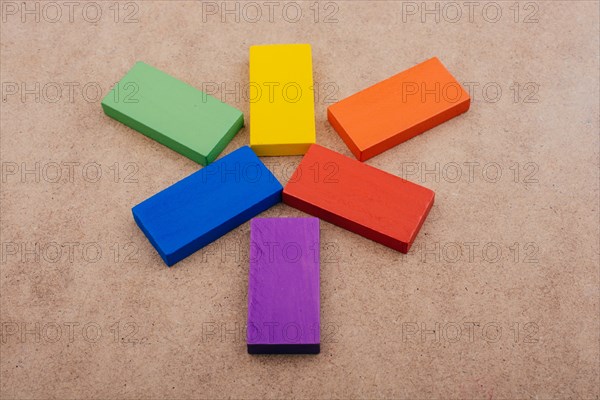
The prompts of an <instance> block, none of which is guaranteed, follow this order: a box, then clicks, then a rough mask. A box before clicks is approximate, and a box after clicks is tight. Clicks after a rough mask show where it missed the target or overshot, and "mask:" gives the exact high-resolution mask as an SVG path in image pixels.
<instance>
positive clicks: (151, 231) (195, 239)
mask: <svg viewBox="0 0 600 400" xmlns="http://www.w3.org/2000/svg"><path fill="white" fill-rule="evenodd" d="M281 190H282V186H281V184H280V183H279V182H278V181H277V179H276V178H275V177H274V176H273V175H272V174H271V172H270V171H269V170H268V169H267V168H266V167H265V166H264V164H263V163H262V162H261V161H260V160H259V159H258V157H257V156H256V155H255V154H254V152H253V151H252V150H251V149H250V148H249V147H248V146H244V147H242V148H240V149H238V150H236V151H234V152H232V153H230V154H228V155H227V156H225V157H223V158H221V159H220V160H218V161H216V162H214V163H212V164H211V165H209V166H207V167H205V168H203V169H201V170H199V171H198V172H195V173H193V174H192V175H190V176H188V177H187V178H184V179H182V180H181V181H179V182H177V183H175V184H174V185H172V186H169V187H168V188H166V189H164V190H163V191H161V192H159V193H157V194H155V195H154V196H152V197H150V198H149V199H147V200H145V201H143V202H142V203H140V204H138V205H137V206H135V207H134V208H133V210H132V212H133V216H134V218H135V221H136V222H137V224H138V225H139V227H140V228H141V230H142V231H143V232H144V234H145V235H146V236H147V237H148V240H149V241H150V242H151V243H152V245H153V246H154V247H155V248H156V250H157V251H158V253H159V254H160V256H161V257H162V259H163V260H164V262H165V263H166V264H167V265H169V266H171V265H173V264H174V263H176V262H177V261H180V260H181V259H183V258H185V257H187V256H188V255H190V254H192V253H193V252H195V251H197V250H199V249H200V248H202V247H204V246H205V245H207V244H209V243H211V242H213V241H214V240H216V239H218V238H219V237H221V236H222V235H224V234H225V233H227V232H229V231H230V230H232V229H234V228H236V227H237V226H239V225H241V224H242V223H244V222H246V221H248V220H249V219H250V218H252V217H254V216H255V215H257V214H259V213H260V212H262V211H264V210H266V209H268V208H269V207H271V206H273V205H275V204H277V203H279V202H280V201H281Z"/></svg>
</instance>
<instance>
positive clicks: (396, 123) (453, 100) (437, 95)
mask: <svg viewBox="0 0 600 400" xmlns="http://www.w3.org/2000/svg"><path fill="white" fill-rule="evenodd" d="M465 101H469V102H470V98H469V95H468V93H467V91H465V90H464V88H463V87H462V86H461V85H460V83H459V82H458V81H457V80H456V79H455V78H454V77H453V76H452V75H451V74H450V72H448V70H447V69H446V68H445V67H444V66H443V64H442V63H441V62H440V61H439V60H437V59H430V60H427V61H425V62H422V63H420V64H418V65H416V66H414V67H412V68H409V69H407V70H406V71H403V72H401V73H399V74H397V75H394V76H392V77H390V78H388V79H386V80H384V81H381V82H379V83H376V84H375V85H373V86H371V87H368V88H366V89H364V90H362V91H360V92H358V93H355V94H354V95H352V96H349V97H347V98H345V99H343V100H341V101H339V102H338V103H336V104H333V105H332V106H331V107H330V108H331V111H332V112H333V113H334V114H335V116H336V119H337V121H338V123H339V124H340V126H341V127H343V129H344V131H345V132H346V134H347V135H348V136H349V137H350V138H352V140H353V142H354V143H355V144H356V145H357V146H358V147H359V148H361V149H366V148H369V147H373V146H376V145H377V144H378V143H380V142H382V141H385V140H388V139H390V138H393V137H395V136H402V135H403V132H404V131H406V130H408V129H411V128H412V127H415V126H420V127H421V128H422V129H421V130H417V131H414V132H413V134H412V136H410V137H413V136H416V135H417V134H419V133H422V132H424V131H425V130H427V129H430V128H432V127H433V126H435V125H432V124H428V123H427V121H429V120H430V119H432V118H435V117H436V116H437V115H438V114H440V113H445V115H446V116H447V119H449V118H452V117H453V116H455V115H457V114H453V113H451V112H450V113H447V111H448V110H452V109H456V108H461V107H462V104H463V103H464V102H465ZM442 122H443V121H442ZM440 123H441V122H440ZM410 137H406V136H404V137H403V139H404V140H408V139H410Z"/></svg>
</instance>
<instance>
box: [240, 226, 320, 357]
mask: <svg viewBox="0 0 600 400" xmlns="http://www.w3.org/2000/svg"><path fill="white" fill-rule="evenodd" d="M319 248H320V242H319V220H318V219H317V218H254V219H253V220H252V221H251V222H250V272H249V279H248V325H247V344H248V353H250V354H316V353H319V351H320V331H321V329H320V328H321V325H320V321H321V319H320V299H319V293H320V291H319V282H320V280H319V266H320V262H319Z"/></svg>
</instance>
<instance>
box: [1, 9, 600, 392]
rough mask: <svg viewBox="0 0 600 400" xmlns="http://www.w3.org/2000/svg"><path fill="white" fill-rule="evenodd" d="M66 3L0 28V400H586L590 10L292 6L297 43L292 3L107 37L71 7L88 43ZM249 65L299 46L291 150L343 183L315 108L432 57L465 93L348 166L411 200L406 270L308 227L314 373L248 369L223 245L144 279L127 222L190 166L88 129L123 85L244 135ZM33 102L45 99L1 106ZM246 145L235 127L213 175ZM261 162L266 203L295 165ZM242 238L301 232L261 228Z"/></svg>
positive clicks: (132, 137) (166, 13)
mask: <svg viewBox="0 0 600 400" xmlns="http://www.w3.org/2000/svg"><path fill="white" fill-rule="evenodd" d="M7 3H8V4H11V3H10V2H6V1H4V2H2V3H0V7H5V6H6V4H7ZM15 3H16V5H18V6H19V7H21V2H20V1H18V2H15ZM27 3H28V7H29V9H33V8H34V7H35V3H36V2H27ZM51 3H53V2H43V3H38V4H40V6H39V7H40V13H41V7H42V5H43V4H51ZM57 3H58V4H64V3H63V2H57ZM80 3H81V4H80V5H79V6H77V7H76V8H75V11H74V22H73V23H71V22H69V19H68V18H69V12H68V9H67V7H66V6H64V7H63V9H62V20H61V21H60V22H57V23H51V22H46V21H45V20H44V19H40V22H39V23H38V22H35V20H34V18H35V15H30V14H28V15H27V21H26V22H25V23H23V22H21V14H20V13H19V12H18V11H15V12H16V14H14V15H13V14H4V13H3V14H2V16H1V17H4V16H6V22H5V21H4V20H0V43H1V45H0V53H1V54H0V77H1V79H0V81H2V83H3V84H4V86H3V90H4V95H5V96H2V100H4V98H6V101H5V102H4V101H0V116H1V118H0V166H1V167H2V168H3V169H2V170H1V171H0V172H1V173H2V175H1V176H0V178H1V179H0V236H1V237H0V243H1V244H2V246H3V247H2V248H0V252H1V254H0V294H1V296H0V321H1V322H2V323H4V324H5V325H3V328H4V329H5V333H4V334H3V338H5V339H3V340H2V341H0V366H1V368H0V397H2V398H3V399H4V398H8V399H46V398H54V399H89V398H94V399H116V398H118V399H145V398H147V397H148V396H152V397H153V398H176V399H202V398H204V399H221V398H235V399H263V398H270V399H282V398H285V399H288V398H299V399H329V398H336V399H357V398H368V399H381V398H384V399H406V400H415V399H420V400H426V399H486V400H487V399H490V398H491V399H492V400H493V399H534V398H538V399H566V398H572V399H578V398H585V399H590V398H592V399H593V398H596V397H597V396H598V394H599V393H598V385H599V384H600V380H599V379H600V377H599V375H598V372H599V367H598V365H599V364H600V359H599V349H598V343H599V340H600V338H599V332H600V324H599V317H598V315H599V314H600V310H599V309H598V306H599V303H598V298H599V294H598V284H599V269H598V268H599V265H598V262H599V253H600V248H599V243H598V236H599V235H600V232H599V226H598V219H599V207H600V206H599V205H598V190H599V174H598V166H599V165H598V164H599V163H598V153H599V150H598V145H599V137H598V131H599V130H600V126H599V123H598V112H599V109H598V107H599V96H598V92H597V88H598V86H599V81H598V78H599V77H598V70H599V69H600V65H599V61H598V56H599V51H600V43H599V31H598V13H599V9H598V2H597V1H533V2H532V3H533V4H527V3H530V2H518V5H517V6H518V8H517V7H515V3H516V1H509V2H499V1H496V2H487V1H484V2H480V4H479V5H478V6H476V5H473V7H474V8H473V12H472V13H471V15H472V18H471V19H469V9H468V7H467V5H465V3H463V2H462V1H459V2H456V4H458V5H459V7H460V8H461V11H462V16H461V18H460V19H459V20H458V21H454V22H452V21H450V20H449V18H451V17H453V15H455V14H452V12H453V9H452V6H446V15H447V17H448V18H445V17H444V16H442V15H441V9H442V7H443V6H444V4H451V2H441V1H440V2H439V4H440V5H439V9H440V14H438V15H439V18H438V20H439V22H436V20H435V19H436V15H435V14H434V15H432V14H428V15H423V14H422V11H423V7H422V2H421V1H415V2H411V1H376V2H373V1H343V2H334V3H333V4H332V5H328V2H320V3H319V4H318V8H316V10H318V11H319V13H318V15H317V17H318V18H316V17H315V15H316V14H315V11H316V10H315V6H313V2H312V1H309V2H297V3H298V5H299V7H300V8H301V10H302V18H301V19H300V20H299V21H297V22H293V21H295V20H294V17H295V14H294V11H295V6H294V4H292V3H289V4H291V5H289V6H288V7H287V9H286V11H285V12H287V14H285V16H286V18H287V20H286V19H284V18H283V15H284V14H283V13H284V11H283V6H284V5H285V4H287V3H280V5H279V6H277V7H275V8H274V12H273V13H272V15H273V17H272V21H273V22H270V21H269V10H268V8H267V6H264V5H263V2H257V3H258V4H259V5H260V7H261V12H262V13H261V15H262V17H261V19H259V20H257V21H253V20H251V19H250V18H244V17H243V15H241V14H242V11H241V10H242V6H243V4H242V3H239V6H238V9H239V10H240V11H239V12H238V13H237V14H227V15H225V14H224V13H223V7H222V6H221V3H222V2H221V1H216V3H217V6H216V7H215V6H214V4H213V5H212V6H211V3H210V2H208V3H201V2H193V1H177V2H167V1H152V0H148V1H138V2H135V1H134V2H133V4H137V6H138V11H137V14H136V15H134V17H130V18H129V19H131V18H135V19H137V21H138V22H130V23H124V22H123V20H124V19H125V18H126V17H129V16H130V14H131V13H133V11H134V8H133V6H129V7H128V8H127V9H125V8H124V7H125V3H120V5H121V7H120V8H119V10H120V13H119V19H118V21H119V22H117V23H115V22H114V20H115V16H114V11H113V9H114V2H113V1H108V2H98V1H97V2H96V3H98V4H99V5H100V7H102V11H103V12H102V19H101V20H100V21H99V22H97V23H91V22H88V21H86V20H84V19H83V18H82V8H83V2H80ZM228 3H229V4H228V7H229V9H234V7H235V3H236V2H228ZM425 3H426V5H427V7H428V8H429V9H434V8H435V4H436V3H437V2H425ZM476 3H477V2H476ZM494 3H496V4H497V7H500V8H501V11H502V13H501V17H500V20H498V21H497V22H492V21H493V19H492V18H493V17H494V11H496V10H495V7H496V4H494ZM203 4H205V5H204V6H203ZM486 5H487V8H486V10H485V12H487V14H483V13H484V10H483V8H484V6H486ZM13 6H15V4H13ZM335 6H337V11H336V9H335V8H334V7H335ZM526 6H527V8H525V7H526ZM536 6H537V12H536V11H535V7H536ZM109 7H112V8H113V9H109ZM203 7H204V9H203ZM207 7H208V8H207ZM211 7H212V8H211ZM311 7H312V8H311ZM325 7H327V8H325ZM403 7H404V8H403ZM511 7H512V8H511ZM515 9H516V10H518V15H517V17H518V19H517V21H518V22H515ZM245 10H246V16H247V17H253V16H255V15H256V14H253V13H252V11H253V9H252V8H251V7H248V6H246V9H245ZM52 11H53V10H52V8H51V6H50V8H48V6H47V15H48V16H52V15H53V14H51V13H52ZM87 11H88V14H89V16H90V18H91V17H93V16H94V14H93V12H94V9H93V6H90V8H89V10H87ZM234 13H235V11H234ZM236 15H237V16H239V18H238V19H237V20H238V21H239V22H236V18H235V17H236ZM484 16H485V18H487V20H486V19H485V18H484ZM225 17H226V18H227V19H226V21H225V22H223V21H222V18H225ZM423 17H426V19H425V22H422V18H423ZM90 18H88V19H90ZM536 19H537V22H533V21H535V20H536ZM315 20H316V21H317V22H315ZM525 20H528V21H530V22H527V23H526V22H524V21H525ZM274 42H278V43H310V44H311V47H312V51H313V71H314V81H315V83H316V85H315V87H316V88H318V94H317V95H316V99H315V106H316V107H315V111H316V127H317V143H319V144H321V145H323V146H325V147H327V148H330V149H332V150H335V151H337V152H339V153H341V154H344V155H346V156H350V157H353V155H352V153H351V152H350V151H349V149H348V147H347V146H346V144H345V143H344V142H343V141H342V140H341V139H340V137H339V135H338V134H337V133H336V132H335V131H334V130H333V129H332V128H331V126H330V124H329V122H328V121H327V114H326V110H327V107H328V106H329V105H330V104H332V101H337V100H341V99H344V98H346V97H348V96H350V95H352V94H353V93H356V92H358V91H360V90H362V89H364V88H365V87H368V86H370V85H373V84H375V83H377V82H380V81H382V80H384V79H386V78H388V77H390V76H393V75H394V74H396V73H398V71H403V70H406V69H407V68H410V67H411V66H413V65H415V64H417V63H419V62H421V61H422V60H426V59H428V58H430V57H432V56H437V57H439V59H440V60H442V61H443V62H444V65H446V67H447V68H448V70H449V71H451V72H452V74H453V75H454V76H455V78H456V79H457V80H458V81H459V82H461V83H463V84H465V88H467V89H468V88H469V87H470V88H471V89H470V90H471V91H472V96H471V98H472V104H471V109H470V110H469V111H468V112H467V113H465V114H462V115H461V116H459V117H457V118H453V119H451V120H449V121H447V122H445V123H443V124H441V125H439V126H437V127H436V128H435V129H431V130H430V131H428V132H426V133H424V134H422V135H418V136H416V137H414V138H413V139H410V140H408V141H406V142H404V143H402V144H401V145H398V146H396V147H394V148H392V149H389V150H388V151H385V152H383V153H381V154H380V155H378V156H376V157H373V158H371V159H369V160H368V161H366V162H365V164H368V165H371V166H374V167H377V168H380V169H382V170H384V171H386V172H389V173H391V174H394V175H397V176H401V177H403V178H405V179H407V180H410V181H412V182H415V183H417V184H419V185H422V186H425V187H428V188H430V189H432V190H433V191H434V192H435V195H436V197H435V205H434V207H433V208H432V209H431V212H430V214H429V216H428V217H427V221H426V223H425V224H424V226H423V228H422V229H421V232H420V233H419V236H418V237H417V240H416V242H415V243H414V244H413V247H412V248H411V250H410V252H409V253H408V254H406V255H404V254H401V253H399V252H397V251H395V250H392V249H389V248H387V247H385V246H382V245H380V244H378V243H375V242H372V241H370V240H365V239H364V238H363V237H361V236H359V235H356V234H354V233H352V232H348V231H347V230H345V229H342V228H339V227H337V226H335V225H333V224H330V223H328V222H325V221H321V246H322V249H321V329H322V332H321V333H322V334H321V353H320V354H319V355H318V356H283V357H282V356H264V357H262V356H261V357H255V356H250V355H248V353H247V350H246V333H245V331H244V327H245V324H246V318H247V289H248V263H249V255H248V253H247V249H248V248H249V244H250V224H249V223H244V224H242V225H241V226H240V227H239V228H238V229H234V230H233V231H231V232H229V233H228V234H226V235H225V236H224V237H223V238H221V239H219V240H217V241H216V242H214V243H212V244H210V245H208V246H206V247H205V248H204V249H202V250H200V251H198V252H196V253H195V254H193V255H191V256H189V257H187V258H186V259H185V260H182V261H181V262H179V263H178V264H177V265H175V266H174V267H172V268H166V267H165V266H164V263H163V261H162V260H161V258H160V257H159V255H158V254H157V253H156V251H155V250H154V248H153V247H152V245H151V244H150V243H149V242H148V241H147V240H146V238H145V236H144V235H143V233H142V232H141V231H140V230H139V228H138V227H137V226H136V224H135V222H134V221H133V219H132V218H131V207H132V206H134V205H136V204H138V203H139V202H141V201H143V200H144V199H146V198H148V197H150V196H152V195H153V194H155V193H157V192H159V191H160V190H162V189H164V188H166V187H167V186H169V185H170V184H172V183H173V182H177V181H179V180H181V179H183V178H185V177H186V176H188V175H190V174H192V173H193V172H195V171H197V170H198V169H199V166H198V164H197V163H195V162H193V161H191V160H189V159H187V158H185V157H182V156H181V155H180V154H178V153H176V152H174V151H171V150H169V149H167V148H165V147H164V146H162V145H161V144H159V143H156V142H155V141H153V140H151V139H148V138H147V137H145V136H144V135H141V134H137V133H136V132H133V131H132V130H131V128H128V127H126V126H124V125H123V124H120V123H117V122H116V121H113V120H111V119H110V118H107V117H106V115H104V113H103V112H102V109H101V107H100V101H101V99H102V98H103V97H104V94H105V93H107V91H108V90H109V89H110V88H111V87H112V85H114V83H115V80H116V79H119V78H121V77H122V76H124V75H125V73H126V72H127V71H128V70H129V69H130V68H131V66H132V65H133V64H134V63H135V62H136V61H137V60H144V61H145V62H147V63H148V64H150V65H153V66H155V67H156V68H159V69H160V70H162V71H167V72H168V73H169V74H170V75H172V76H175V77H177V78H178V79H181V80H182V81H184V82H187V83H189V84H190V85H192V86H194V87H196V88H198V89H200V90H203V91H204V92H205V93H208V94H211V95H213V96H215V97H216V98H218V99H219V100H222V101H225V102H226V103H228V104H230V105H232V106H234V107H236V108H238V109H240V110H241V111H243V112H244V114H245V115H248V112H249V104H248V100H246V99H245V98H244V93H243V92H242V89H244V88H245V87H246V86H247V84H248V50H249V46H251V45H254V44H264V43H274ZM11 82H12V83H14V84H15V85H16V87H15V86H14V85H11V84H10V83H11ZM36 82H37V83H39V84H40V85H39V86H40V91H41V90H42V88H43V87H44V85H47V86H46V90H47V95H46V96H44V95H42V94H40V96H39V98H40V101H39V102H36V101H35V100H36V96H35V94H27V95H26V96H25V100H23V97H22V93H23V91H22V90H21V83H24V84H27V88H26V89H29V90H35V83H36ZM68 82H76V83H78V84H79V86H76V87H74V94H73V98H72V101H71V98H70V97H69V91H68V87H67V86H65V85H64V84H65V83H68ZM94 82H96V83H98V85H99V86H100V88H101V94H100V95H99V96H94V90H93V89H94ZM469 82H471V84H469V85H467V83H469ZM51 83H57V84H59V85H60V86H61V87H62V89H63V93H62V97H60V98H59V100H58V101H56V102H54V103H52V102H50V101H48V100H52V99H53V98H54V97H56V96H55V94H54V92H53V91H52V90H53V86H52V85H51ZM236 83H237V84H239V87H240V89H236ZM86 84H88V86H87V87H88V88H89V93H87V98H85V97H83V95H82V89H83V87H84V86H85V85H86ZM536 84H537V85H539V86H537V85H536ZM221 85H223V86H221ZM511 87H512V89H511ZM54 89H56V88H55V87H54ZM497 89H501V94H500V95H499V96H498V95H497V94H496V92H497V91H498V90H497ZM224 90H228V91H231V92H233V93H231V92H227V93H225V92H224ZM484 90H485V91H486V92H487V93H486V95H485V96H484V94H483V93H484ZM13 92H16V93H15V94H10V93H13ZM86 99H87V100H86ZM246 122H247V123H248V122H249V121H248V120H247V121H246ZM248 143H249V127H248V126H246V127H245V128H244V129H242V130H241V131H240V132H239V133H238V134H237V135H236V136H235V137H234V138H233V139H232V141H231V142H230V144H229V145H228V146H227V147H226V148H225V150H224V151H223V153H222V154H221V156H220V157H223V156H224V155H225V154H228V153H230V152H231V151H233V150H235V149H237V148H240V147H241V146H244V145H247V144H248ZM261 160H262V161H263V162H264V163H265V164H266V166H267V167H268V168H269V169H270V170H271V171H273V172H274V174H275V175H276V177H277V178H278V179H279V180H280V181H281V182H282V183H283V184H285V183H287V182H288V181H289V178H290V176H291V174H292V173H293V171H294V170H295V169H296V167H297V166H298V164H299V163H300V160H301V157H298V156H294V157H291V156H290V157H264V158H261ZM94 162H95V163H97V165H94V164H93V163H94ZM36 163H37V165H38V167H37V168H38V171H39V173H37V172H35V171H36ZM53 163H57V164H58V165H59V166H60V167H61V175H60V176H59V179H57V176H58V172H57V168H56V164H53ZM69 163H75V164H69ZM77 163H78V164H77ZM69 165H73V173H71V174H70V175H69ZM94 167H97V168H100V169H101V171H102V175H101V177H100V179H98V178H97V175H96V174H95V172H96V168H94ZM84 168H87V169H86V170H85V172H84ZM484 168H485V173H484ZM25 170H27V171H33V172H31V173H27V174H25V175H23V171H25ZM115 170H116V172H118V174H117V176H116V177H115ZM496 171H501V172H502V174H501V175H500V177H499V178H497V177H496ZM70 177H72V179H71V178H70ZM261 216H262V217H269V218H271V217H273V218H275V217H303V216H304V217H305V216H306V214H304V213H303V212H300V211H297V210H296V209H294V208H291V207H289V206H287V205H285V204H282V203H280V204H278V205H276V206H275V207H273V208H272V209H269V210H267V211H265V212H264V213H263V214H261ZM55 245H58V248H57V247H56V246H55ZM36 246H37V248H38V250H37V251H36V250H35V249H36ZM70 249H72V253H71V250H70ZM98 250H100V252H98ZM24 252H25V253H24ZM28 252H29V253H28ZM31 252H33V253H34V254H31ZM36 254H37V255H38V257H37V258H36ZM84 257H85V258H84ZM10 323H17V326H16V327H15V325H10ZM53 323H54V324H57V325H58V326H60V327H61V329H62V330H61V332H62V336H60V338H59V339H58V340H56V337H55V335H53V334H54V333H55V330H53V328H56V325H52V324H53ZM22 324H26V325H25V326H24V328H25V329H27V330H29V331H31V330H35V329H36V328H35V327H36V325H35V324H38V326H39V332H40V335H39V341H37V342H36V337H35V333H27V334H26V335H25V337H24V338H22V337H21V332H24V330H23V325H22ZM69 324H72V325H69ZM88 324H89V325H88ZM44 326H45V327H46V331H45V333H43V331H42V328H43V327H44ZM69 326H73V336H71V335H70V332H69ZM86 326H87V329H88V330H89V333H87V336H86V337H84V336H83V333H82V331H83V329H84V327H86ZM98 327H99V328H101V336H100V337H99V338H96V335H95V333H96V331H97V328H98ZM459 328H460V330H459ZM496 328H498V329H501V332H500V334H499V335H498V334H497V330H496ZM484 329H485V333H486V334H487V336H484V335H483V331H484ZM433 331H435V332H433ZM10 332H14V333H13V334H9V333H10ZM471 333H472V335H471ZM115 335H118V336H115ZM93 340H94V341H93Z"/></svg>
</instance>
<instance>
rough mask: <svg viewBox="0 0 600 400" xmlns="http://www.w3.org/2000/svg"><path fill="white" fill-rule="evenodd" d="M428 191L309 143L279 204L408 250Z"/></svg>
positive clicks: (429, 199)
mask: <svg viewBox="0 0 600 400" xmlns="http://www.w3.org/2000/svg"><path fill="white" fill-rule="evenodd" d="M433 199H434V193H433V191H431V190H429V189H427V188H425V187H423V186H419V185H417V184H414V183H412V182H409V181H406V180H404V179H402V178H399V177H397V176H395V175H392V174H389V173H387V172H385V171H382V170H379V169H377V168H374V167H371V166H370V165H367V164H363V163H361V162H358V161H356V160H353V159H351V158H349V157H346V156H344V155H341V154H339V153H336V152H335V151H332V150H328V149H326V148H325V147H322V146H319V145H317V144H313V145H312V146H310V148H309V149H308V152H307V153H306V155H305V156H304V158H303V159H302V162H301V163H300V165H299V166H298V169H296V171H295V172H294V174H293V175H292V177H291V178H290V180H289V182H288V184H287V185H286V186H285V188H284V189H283V202H284V203H286V204H288V205H290V206H292V207H294V208H297V209H299V210H301V211H304V212H306V213H308V214H312V215H314V216H316V217H319V218H321V219H323V220H325V221H328V222H331V223H332V224H336V225H338V226H341V227H343V228H346V229H348V230H349V231H352V232H355V233H358V234H359V235H362V236H364V237H366V238H369V239H371V240H374V241H376V242H379V243H381V244H384V245H386V246H388V247H391V248H392V249H395V250H398V251H401V252H402V253H406V252H408V250H409V249H410V246H411V245H412V243H413V241H414V240H415V237H416V236H417V233H418V232H419V229H421V225H423V222H424V221H425V218H426V217H427V214H428V213H429V210H430V209H431V206H432V205H433Z"/></svg>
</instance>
